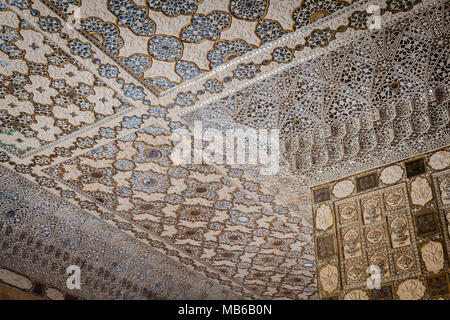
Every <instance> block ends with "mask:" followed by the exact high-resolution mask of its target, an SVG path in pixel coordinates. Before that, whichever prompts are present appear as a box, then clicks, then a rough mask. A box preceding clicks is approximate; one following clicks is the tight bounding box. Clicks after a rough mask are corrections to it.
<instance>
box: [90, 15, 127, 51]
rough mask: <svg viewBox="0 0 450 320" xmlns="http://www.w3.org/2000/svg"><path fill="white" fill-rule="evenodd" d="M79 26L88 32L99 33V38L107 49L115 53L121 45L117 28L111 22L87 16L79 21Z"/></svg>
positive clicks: (121, 41)
mask: <svg viewBox="0 0 450 320" xmlns="http://www.w3.org/2000/svg"><path fill="white" fill-rule="evenodd" d="M81 27H82V28H83V29H84V30H86V31H87V32H89V33H94V34H99V35H101V38H100V39H99V40H100V41H99V42H101V43H102V44H103V45H104V46H105V47H106V48H108V50H110V51H111V52H113V53H114V54H117V53H118V52H119V48H121V47H122V46H123V40H122V38H121V37H120V36H119V30H118V28H117V27H116V26H115V25H113V24H112V23H105V22H104V21H102V20H101V19H99V18H88V19H86V20H83V21H81Z"/></svg>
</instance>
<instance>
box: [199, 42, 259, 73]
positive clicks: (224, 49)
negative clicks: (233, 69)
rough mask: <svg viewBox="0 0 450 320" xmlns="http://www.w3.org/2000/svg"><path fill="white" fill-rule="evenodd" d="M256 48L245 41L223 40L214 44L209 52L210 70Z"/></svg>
mask: <svg viewBox="0 0 450 320" xmlns="http://www.w3.org/2000/svg"><path fill="white" fill-rule="evenodd" d="M254 48H255V46H253V45H249V44H248V43H247V42H245V41H244V40H239V39H238V40H231V41H227V40H221V41H218V42H216V43H215V44H214V47H213V49H212V50H211V51H209V52H208V60H209V65H210V68H211V69H213V68H215V67H217V66H219V65H221V64H224V63H227V62H228V61H231V60H232V59H234V58H236V57H238V56H241V55H243V54H245V53H247V52H249V51H251V50H253V49H254Z"/></svg>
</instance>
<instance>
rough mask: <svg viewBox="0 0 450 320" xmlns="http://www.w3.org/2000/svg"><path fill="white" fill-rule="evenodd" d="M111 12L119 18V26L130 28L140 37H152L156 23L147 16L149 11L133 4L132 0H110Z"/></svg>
mask: <svg viewBox="0 0 450 320" xmlns="http://www.w3.org/2000/svg"><path fill="white" fill-rule="evenodd" d="M108 8H109V10H110V11H111V12H112V13H114V14H115V15H116V16H117V24H118V25H119V26H124V27H128V28H130V29H131V30H132V31H133V32H134V33H136V34H137V35H140V36H152V35H153V34H154V33H155V28H156V26H155V23H154V22H153V21H152V20H151V19H150V18H149V17H148V16H147V9H146V8H145V7H139V6H136V5H134V4H133V2H132V1H130V0H110V1H108Z"/></svg>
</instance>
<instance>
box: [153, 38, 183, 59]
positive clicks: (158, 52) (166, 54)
mask: <svg viewBox="0 0 450 320" xmlns="http://www.w3.org/2000/svg"><path fill="white" fill-rule="evenodd" d="M148 52H149V53H150V55H151V56H152V57H153V58H155V59H158V60H162V61H176V60H178V59H180V58H181V54H182V52H183V44H182V43H181V42H180V41H179V40H178V39H177V38H175V37H170V36H162V35H157V36H154V37H152V38H151V39H150V40H149V42H148Z"/></svg>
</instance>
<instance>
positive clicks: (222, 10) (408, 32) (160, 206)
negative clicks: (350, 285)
mask: <svg viewBox="0 0 450 320" xmlns="http://www.w3.org/2000/svg"><path fill="white" fill-rule="evenodd" d="M369 5H377V6H378V7H379V8H380V11H379V13H380V15H381V21H382V24H383V27H382V28H380V29H377V30H369V29H368V27H369V25H370V24H369V23H368V18H370V17H371V16H373V14H369V13H367V11H366V9H367V7H368V6H369ZM448 10H449V4H448V1H431V0H429V1H409V0H408V1H407V0H390V1H386V2H385V1H368V0H360V1H354V2H352V1H309V0H303V1H291V0H280V1H268V0H267V1H264V0H242V1H240V0H236V1H234V0H231V1H212V0H203V1H195V0H192V1H190V0H186V1H151V0H148V1H143V0H139V1H138V0H136V1H134V2H133V1H131V0H130V1H127V0H117V1H116V0H109V1H86V0H85V1H81V0H41V1H38V0H34V1H31V0H3V2H0V146H1V148H2V150H3V151H0V161H1V163H2V165H3V166H2V167H1V168H0V169H1V171H2V172H1V176H2V178H1V179H2V181H1V184H0V185H1V189H0V198H1V203H2V211H1V212H0V234H1V237H0V246H2V248H3V249H2V251H1V253H0V256H1V261H0V265H4V266H6V267H8V268H12V269H18V270H19V271H20V272H22V273H25V274H29V275H30V276H33V277H36V278H41V279H42V281H46V282H48V283H51V284H52V285H53V286H55V287H58V288H60V289H62V290H64V283H65V272H64V270H63V269H61V266H64V265H66V264H67V265H70V264H76V265H81V267H82V272H83V270H84V269H85V270H86V278H87V279H90V280H88V281H87V282H86V287H85V289H82V290H81V291H80V292H79V295H80V296H81V297H84V298H125V299H133V298H134V299H146V298H169V299H179V298H184V299H203V298H217V299H234V298H243V297H244V298H251V299H258V298H266V299H280V298H281V299H286V298H289V299H312V298H316V297H317V289H316V280H315V268H314V250H313V241H312V219H311V213H310V212H311V205H310V199H309V191H308V188H307V186H308V185H312V184H316V183H318V182H321V181H326V180H330V179H334V178H336V177H342V176H344V175H348V174H350V173H354V172H357V171H360V170H363V169H368V168H370V167H373V166H377V165H380V164H384V163H389V162H392V161H394V160H398V159H400V158H404V157H407V156H412V155H415V154H418V153H421V152H425V151H428V150H431V149H435V148H438V147H441V146H443V145H446V144H449V133H448V121H449V114H448V90H449V88H448V83H449V81H448V76H449V74H448V73H449V69H448V68H449V67H448V66H449V64H448V59H449V56H448V54H449V50H448V46H449V41H448V39H449V33H448V32H449V27H448V26H449V25H450V24H449V22H450V21H449V17H450V15H449V12H448ZM195 120H202V121H203V122H204V123H205V124H207V125H208V126H211V127H215V128H218V129H229V128H240V127H243V126H249V127H254V128H278V129H280V132H281V135H280V141H281V148H282V152H283V154H282V155H281V159H280V161H281V165H282V166H281V169H280V172H279V173H278V174H277V175H274V176H261V175H259V172H258V170H256V169H257V168H254V167H251V166H244V165H220V164H215V163H213V164H210V165H206V164H204V165H176V164H174V163H173V162H172V160H171V157H170V155H171V153H172V152H173V150H174V143H173V142H172V140H171V137H170V135H171V133H172V132H173V131H175V130H176V129H178V128H181V127H184V128H187V129H191V128H192V124H193V121H195ZM374 155H376V157H375V156H374ZM25 248H33V250H32V253H30V254H29V255H27V254H26V253H25V252H26V250H24V249H25ZM58 252H59V253H58ZM36 257H44V258H36ZM24 261H26V263H24ZM55 266H58V267H55ZM95 279H97V280H98V281H96V280H95ZM101 279H103V280H102V281H100V280H101ZM92 292H94V293H92Z"/></svg>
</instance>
